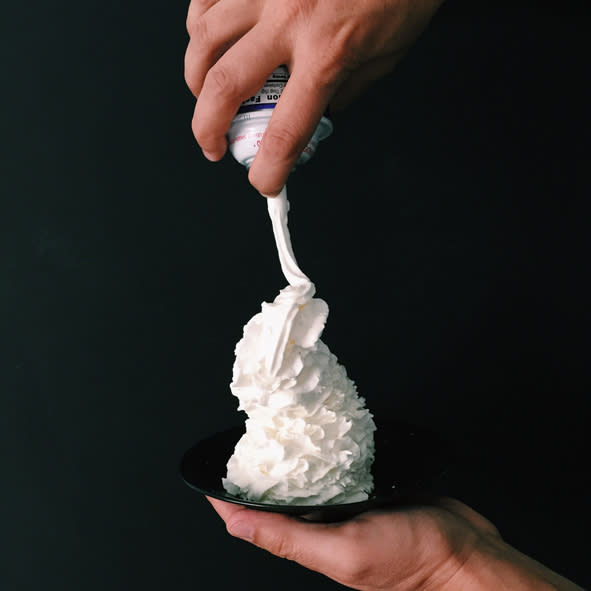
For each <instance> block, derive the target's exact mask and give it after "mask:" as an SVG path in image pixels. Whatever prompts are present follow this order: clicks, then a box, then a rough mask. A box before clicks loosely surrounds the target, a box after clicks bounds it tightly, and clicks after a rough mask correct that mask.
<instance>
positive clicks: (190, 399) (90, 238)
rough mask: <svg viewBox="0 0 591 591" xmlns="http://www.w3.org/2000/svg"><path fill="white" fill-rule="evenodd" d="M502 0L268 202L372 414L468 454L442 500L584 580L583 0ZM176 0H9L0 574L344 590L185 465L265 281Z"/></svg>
mask: <svg viewBox="0 0 591 591" xmlns="http://www.w3.org/2000/svg"><path fill="white" fill-rule="evenodd" d="M474 4H478V7H475V6H473V5H474ZM512 4H513V3H508V2H507V3H490V4H489V3H471V2H467V1H466V2H461V1H459V0H456V1H454V0H449V1H448V3H447V4H446V5H445V6H444V8H443V9H442V10H441V12H440V13H439V15H438V16H437V17H436V19H435V21H434V22H433V24H432V26H431V27H430V29H429V30H428V32H427V33H426V34H425V35H424V36H423V37H422V38H421V40H420V41H419V42H418V43H417V45H416V46H415V47H414V48H413V50H412V51H411V52H410V53H409V54H408V56H407V57H406V59H405V60H404V62H403V63H401V64H400V66H399V67H398V68H397V70H396V71H395V72H394V73H393V74H392V75H391V76H389V77H388V78H387V79H385V80H383V81H381V82H379V83H378V84H376V85H375V86H374V87H373V88H372V90H371V91H369V92H368V93H367V94H366V95H365V96H364V97H363V98H362V99H360V100H359V101H358V102H357V103H356V104H355V105H354V106H352V107H351V108H350V109H349V110H348V112H347V113H346V114H344V115H342V116H339V117H337V118H336V119H335V132H334V134H333V136H332V137H331V138H329V139H328V140H326V142H324V143H323V144H322V145H321V146H320V148H319V151H318V154H317V155H316V156H315V158H314V160H313V161H312V162H311V163H310V164H308V165H307V166H306V167H304V168H302V169H301V170H298V171H296V173H294V175H293V176H292V179H291V180H290V183H289V194H290V200H291V203H292V214H291V218H290V223H291V229H292V236H293V240H294V246H295V250H296V254H297V256H298V259H299V261H300V263H301V265H302V267H303V269H304V270H305V271H306V272H307V273H308V274H309V275H310V277H312V278H313V280H314V281H315V283H316V285H317V289H318V294H319V296H320V297H323V298H324V299H326V300H327V301H328V303H329V305H330V306H331V315H330V317H329V321H328V324H327V328H326V331H325V336H324V340H325V341H326V342H327V344H328V345H329V346H330V347H331V349H332V350H333V351H334V352H335V353H336V354H337V355H338V356H339V358H340V359H341V361H342V362H343V363H344V364H345V366H346V367H347V368H348V371H349V374H350V375H351V376H352V377H353V379H355V381H356V382H357V384H358V387H359V390H360V391H361V393H362V394H363V395H364V396H365V397H366V399H367V402H368V405H369V406H370V407H372V408H373V409H374V410H375V413H376V415H377V416H394V417H398V418H402V419H404V420H407V421H411V422H414V423H416V424H419V425H423V426H426V427H429V428H431V429H434V430H436V431H437V432H439V433H441V434H442V435H443V436H445V437H447V438H449V439H453V440H454V441H455V442H457V443H459V444H460V446H462V447H463V448H464V449H467V450H470V451H474V450H478V453H477V454H474V455H473V457H472V460H471V461H470V462H468V463H465V464H464V465H463V467H462V468H461V469H460V471H459V475H458V476H457V478H456V480H455V481H453V482H450V490H448V491H444V492H449V493H450V494H455V495H456V496H458V497H459V498H461V499H462V500H464V501H466V502H468V503H470V504H471V505H472V506H473V507H474V508H476V509H477V510H479V511H481V512H483V513H484V514H485V515H487V516H488V517H489V518H490V519H491V520H492V521H493V522H495V523H496V525H497V526H498V527H499V529H500V530H501V532H502V533H503V534H504V536H505V538H506V539H507V540H508V541H509V542H511V543H513V544H514V545H516V546H517V547H519V548H520V549H521V550H523V551H524V552H526V553H528V554H531V555H533V556H535V557H536V558H537V559H539V560H540V561H542V562H544V563H546V564H548V565H549V566H551V567H553V568H554V569H556V570H558V571H560V572H562V573H563V574H565V575H566V576H569V577H570V578H572V579H574V580H575V581H577V582H579V583H580V584H583V585H589V584H591V579H590V578H589V572H588V569H587V568H585V567H586V559H587V553H588V552H587V551H588V538H587V533H586V532H587V531H588V528H589V525H590V524H589V507H588V492H587V490H586V488H585V486H584V482H585V479H586V477H587V472H588V463H589V460H588V455H587V452H586V443H587V441H586V440H588V437H587V436H586V434H585V430H586V428H587V421H588V413H587V411H586V405H585V402H586V398H587V396H588V394H589V385H590V384H589V381H590V380H589V375H590V374H589V367H588V358H589V344H588V328H589V323H588V318H587V313H588V312H587V307H588V301H589V291H588V289H587V286H586V276H587V275H588V269H589V265H588V255H589V238H588V230H587V220H588V218H587V217H586V215H585V213H586V211H585V210H586V200H587V198H588V196H589V172H588V161H589V153H588V146H589V128H588V118H587V109H588V104H589V98H590V97H589V94H588V93H586V91H585V84H584V82H585V78H586V77H588V62H587V60H588V57H589V48H588V43H587V41H586V40H585V35H586V34H587V31H586V28H585V20H584V18H583V10H582V7H583V4H584V3H580V5H579V4H577V3H574V2H565V3H562V4H561V5H560V7H559V8H557V7H556V6H554V7H553V8H548V7H546V6H545V5H544V4H540V3H527V2H525V3H515V4H519V6H518V7H516V6H511V5H512ZM536 5H537V7H536ZM185 12H186V5H185V2H178V3H174V2H168V3H164V2H160V3H158V2H150V1H148V0H144V1H143V2H138V1H134V0H130V1H128V2H124V3H119V2H113V1H103V2H94V1H90V2H77V3H75V2H71V1H62V2H57V3H51V4H50V3H40V2H32V3H31V2H28V3H21V4H18V5H17V3H11V5H8V4H7V5H6V6H4V7H3V8H2V15H1V16H0V28H1V35H0V44H1V56H2V57H1V59H2V83H1V88H2V92H1V99H0V104H1V106H2V108H1V115H0V120H1V125H2V128H1V143H0V150H1V154H0V156H1V159H0V172H1V175H0V191H1V201H0V230H1V231H0V271H1V272H0V306H1V307H0V351H1V355H0V372H1V373H0V405H1V407H0V409H1V412H0V425H1V427H0V450H1V461H2V472H1V474H2V487H1V490H2V493H1V497H0V498H1V499H2V502H1V503H0V511H1V512H2V520H1V524H2V525H1V527H0V541H1V542H2V546H3V549H2V552H1V554H0V556H1V558H0V562H1V568H0V578H1V580H0V584H2V588H3V589H7V590H10V591H13V590H14V591H16V590H19V591H20V590H30V589H31V590H32V589H41V588H43V589H46V590H48V591H53V590H58V589H59V590H60V591H66V590H67V591H69V590H74V589H82V588H83V589H86V590H87V591H91V590H94V589H97V590H99V589H100V590H101V591H102V590H104V589H110V590H113V591H114V590H119V589H121V590H124V589H125V590H128V589H144V590H146V591H147V590H151V589H164V588H167V589H168V588H175V589H177V590H181V589H183V590H184V589H187V590H189V589H204V588H212V587H215V588H221V589H226V588H228V589H229V588H234V587H239V588H243V589H253V590H254V589H256V590H257V591H265V590H271V589H276V588H277V587H278V585H281V587H282V588H283V589H285V590H288V589H299V588H301V587H303V586H306V587H308V588H318V589H331V588H332V589H337V588H341V587H340V586H339V585H337V584H335V583H332V582H331V581H328V580H326V579H324V578H323V577H322V576H320V575H317V574H315V573H309V572H307V571H305V570H304V569H302V568H300V567H298V566H297V565H295V564H293V563H288V562H284V561H281V560H279V559H276V558H273V557H271V556H270V555H267V554H266V553H264V552H263V551H259V550H257V549H254V548H251V547H249V546H247V545H246V544H244V543H242V542H240V541H237V540H234V539H232V538H230V537H229V536H227V535H226V533H225V531H224V527H223V524H222V523H221V521H220V520H219V518H218V517H217V516H216V515H215V514H214V513H213V511H212V510H211V509H210V508H209V506H208V505H207V504H206V502H205V501H204V500H203V499H202V498H200V497H199V496H198V495H197V494H196V493H194V492H192V491H191V490H189V489H188V488H187V487H185V486H184V485H183V483H182V482H181V480H180V478H179V476H178V474H177V465H178V461H179V459H180V456H181V455H182V453H183V451H184V450H185V449H186V448H187V447H189V446H190V445H191V444H192V443H193V442H194V441H195V440H197V439H199V438H201V437H203V436H205V435H208V434H211V433H213V432H215V431H217V430H219V429H223V428H224V427H226V426H228V425H230V424H233V423H236V422H237V421H240V420H241V417H240V416H239V415H238V414H237V412H236V410H235V409H236V403H235V401H234V399H233V398H232V396H231V394H230V392H229V389H228V383H229V381H230V377H231V366H232V362H233V348H234V344H235V342H236V341H237V340H238V339H239V337H240V335H241V329H242V326H243V324H244V323H245V322H246V321H247V320H248V319H249V318H250V317H251V316H252V314H254V313H255V312H256V311H257V310H258V309H259V305H260V302H261V301H262V300H267V301H268V300H270V299H272V298H273V297H274V295H275V294H276V292H277V291H278V289H280V288H281V287H283V285H284V280H283V278H282V277H281V275H280V270H279V265H278V262H277V259H276V254H275V252H274V247H273V244H272V235H271V230H270V224H269V222H268V220H267V218H266V213H265V204H264V200H263V199H262V198H261V197H259V196H258V195H257V194H256V192H255V191H254V190H253V189H252V188H251V187H250V186H249V185H248V183H247V180H246V174H245V171H244V170H243V169H242V168H241V167H240V166H239V165H238V164H236V163H235V162H233V161H232V160H231V158H229V157H228V158H225V159H224V161H222V162H221V163H218V164H211V163H209V162H207V161H206V160H205V159H204V158H203V157H202V156H201V154H200V151H199V150H198V149H197V147H196V144H195V142H194V140H193V138H192V136H191V131H190V119H191V114H192V108H193V99H192V97H191V96H190V94H189V92H188V91H187V90H186V88H185V86H184V82H183V53H184V48H185V45H186V41H187V39H186V35H185V32H184V18H185ZM475 458H476V459H475ZM212 581H215V583H214V582H212Z"/></svg>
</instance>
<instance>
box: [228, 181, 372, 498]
mask: <svg viewBox="0 0 591 591" xmlns="http://www.w3.org/2000/svg"><path fill="white" fill-rule="evenodd" d="M267 201H268V208H269V215H270V216H271V221H272V223H273V232H274V235H275V241H276V244H277V250H278V253H279V260H280V262H281V268H282V270H283V273H284V275H285V277H286V279H287V281H288V283H289V285H288V287H286V288H285V289H283V290H281V291H280V293H279V295H278V296H277V297H276V298H275V300H274V301H273V303H263V304H262V309H261V312H260V313H258V314H256V315H255V316H254V317H253V318H252V319H251V320H250V321H249V322H248V323H247V324H246V326H245V327H244V336H243V338H242V339H241V340H240V341H239V342H238V344H237V345H236V360H235V363H234V369H233V380H232V383H231V385H230V388H231V390H232V393H233V394H234V395H235V396H236V397H237V398H238V400H239V406H238V408H239V410H243V411H245V412H246V413H247V415H248V418H247V420H246V433H245V434H244V435H243V436H242V438H241V439H240V440H239V442H238V443H237V445H236V448H235V450H234V454H233V455H232V457H231V458H230V460H229V461H228V465H227V467H228V474H227V477H226V478H224V479H223V485H224V488H225V489H226V490H227V491H228V492H229V493H230V494H233V495H235V496H240V497H243V498H247V499H249V500H253V501H258V502H269V503H280V504H293V505H321V504H336V503H352V502H357V501H363V500H365V499H367V498H368V495H369V493H370V492H371V491H372V489H373V478H372V475H371V465H372V463H373V459H374V438H373V434H374V431H375V424H374V421H373V419H372V416H371V414H370V413H369V411H368V410H367V409H366V408H365V401H364V399H363V398H361V397H360V396H358V394H357V388H356V386H355V384H354V382H353V381H352V380H350V379H349V378H348V377H347V373H346V371H345V368H344V367H343V366H342V365H340V364H339V363H338V360H337V358H336V357H335V355H333V354H332V353H331V352H330V351H329V349H328V347H327V346H326V345H325V344H324V343H323V342H322V341H321V340H320V336H321V335H322V331H323V329H324V325H325V323H326V318H327V316H328V305H327V304H326V302H324V301H323V300H321V299H318V298H314V297H313V296H314V293H315V287H314V284H313V283H312V282H311V281H310V280H309V279H308V277H306V275H304V274H303V273H302V271H301V270H300V268H299V267H298V265H297V263H296V261H295V257H294V255H293V250H292V248H291V242H290V237H289V231H288V229H287V212H288V208H289V205H288V202H287V198H286V192H285V189H284V190H283V191H282V193H281V194H280V195H279V196H278V197H275V198H269V199H267Z"/></svg>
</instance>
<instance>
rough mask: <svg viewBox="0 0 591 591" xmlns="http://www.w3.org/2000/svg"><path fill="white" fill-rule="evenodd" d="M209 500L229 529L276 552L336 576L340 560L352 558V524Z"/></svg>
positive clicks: (308, 566) (269, 550)
mask: <svg viewBox="0 0 591 591" xmlns="http://www.w3.org/2000/svg"><path fill="white" fill-rule="evenodd" d="M208 500H209V502H210V503H211V504H212V506H213V507H214V509H215V510H216V511H217V512H218V514H219V515H220V517H221V518H222V519H223V520H224V521H225V522H226V526H227V529H228V533H230V534H231V535H233V536H235V537H238V538H241V539H243V540H246V541H248V542H251V543H253V544H255V545H256V546H258V547H259V548H263V549H264V550H267V551H268V552H271V553H272V554H274V555H275V556H280V557H281V558H287V559H288V560H294V561H296V562H298V563H299V564H301V565H302V566H305V567H306V568H309V569H311V570H315V571H319V572H323V573H325V574H327V575H328V576H330V575H331V574H332V575H333V576H337V577H338V576H339V573H340V572H341V570H342V566H343V563H346V562H347V561H348V559H349V558H351V559H353V560H354V558H355V557H354V553H355V546H354V543H355V534H354V531H353V529H354V527H355V526H354V524H349V525H348V526H347V525H328V524H320V523H310V522H304V521H300V520H298V519H293V518H290V517H287V516H285V515H280V514H278V513H265V512H263V511H253V510H251V509H247V508H246V507H241V506H239V505H233V504H231V503H226V502H223V501H218V500H216V499H212V498H208Z"/></svg>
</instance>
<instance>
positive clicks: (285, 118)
mask: <svg viewBox="0 0 591 591" xmlns="http://www.w3.org/2000/svg"><path fill="white" fill-rule="evenodd" d="M336 87H337V81H336V80H335V81H330V80H326V79H325V80H320V81H319V80H318V78H315V77H314V76H312V75H311V74H310V72H309V71H308V70H307V68H306V66H305V65H304V66H302V67H294V70H293V72H292V74H291V76H290V79H289V80H288V82H287V85H286V87H285V89H284V90H283V93H282V94H281V97H280V98H279V101H278V102H277V106H276V107H275V109H273V115H272V116H271V120H270V121H269V125H268V126H267V129H266V131H265V134H264V136H263V139H262V142H261V146H260V148H259V151H258V153H257V155H256V156H255V159H254V161H253V163H252V166H251V168H250V171H249V175H248V178H249V180H250V182H251V184H252V185H253V186H254V187H255V188H256V189H257V190H258V191H259V192H260V193H262V194H263V195H268V196H274V195H277V194H278V193H279V192H280V191H281V189H282V188H283V186H284V185H285V183H286V181H287V177H288V176H289V173H290V172H291V170H292V169H293V167H294V165H295V163H296V161H297V159H298V158H299V156H300V154H301V153H302V152H303V150H304V148H305V147H306V145H307V143H308V141H309V140H310V138H311V137H312V135H313V133H314V131H315V129H316V127H317V125H318V122H319V121H320V119H321V117H322V115H323V114H324V112H325V111H326V106H327V105H328V102H329V100H330V98H331V96H332V94H333V92H334V90H335V88H336Z"/></svg>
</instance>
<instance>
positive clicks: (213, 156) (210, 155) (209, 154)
mask: <svg viewBox="0 0 591 591" xmlns="http://www.w3.org/2000/svg"><path fill="white" fill-rule="evenodd" d="M203 155H204V156H205V157H206V158H207V159H208V160H209V161H210V162H215V161H216V160H217V158H216V157H215V155H214V154H213V153H212V152H206V151H205V150H203Z"/></svg>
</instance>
